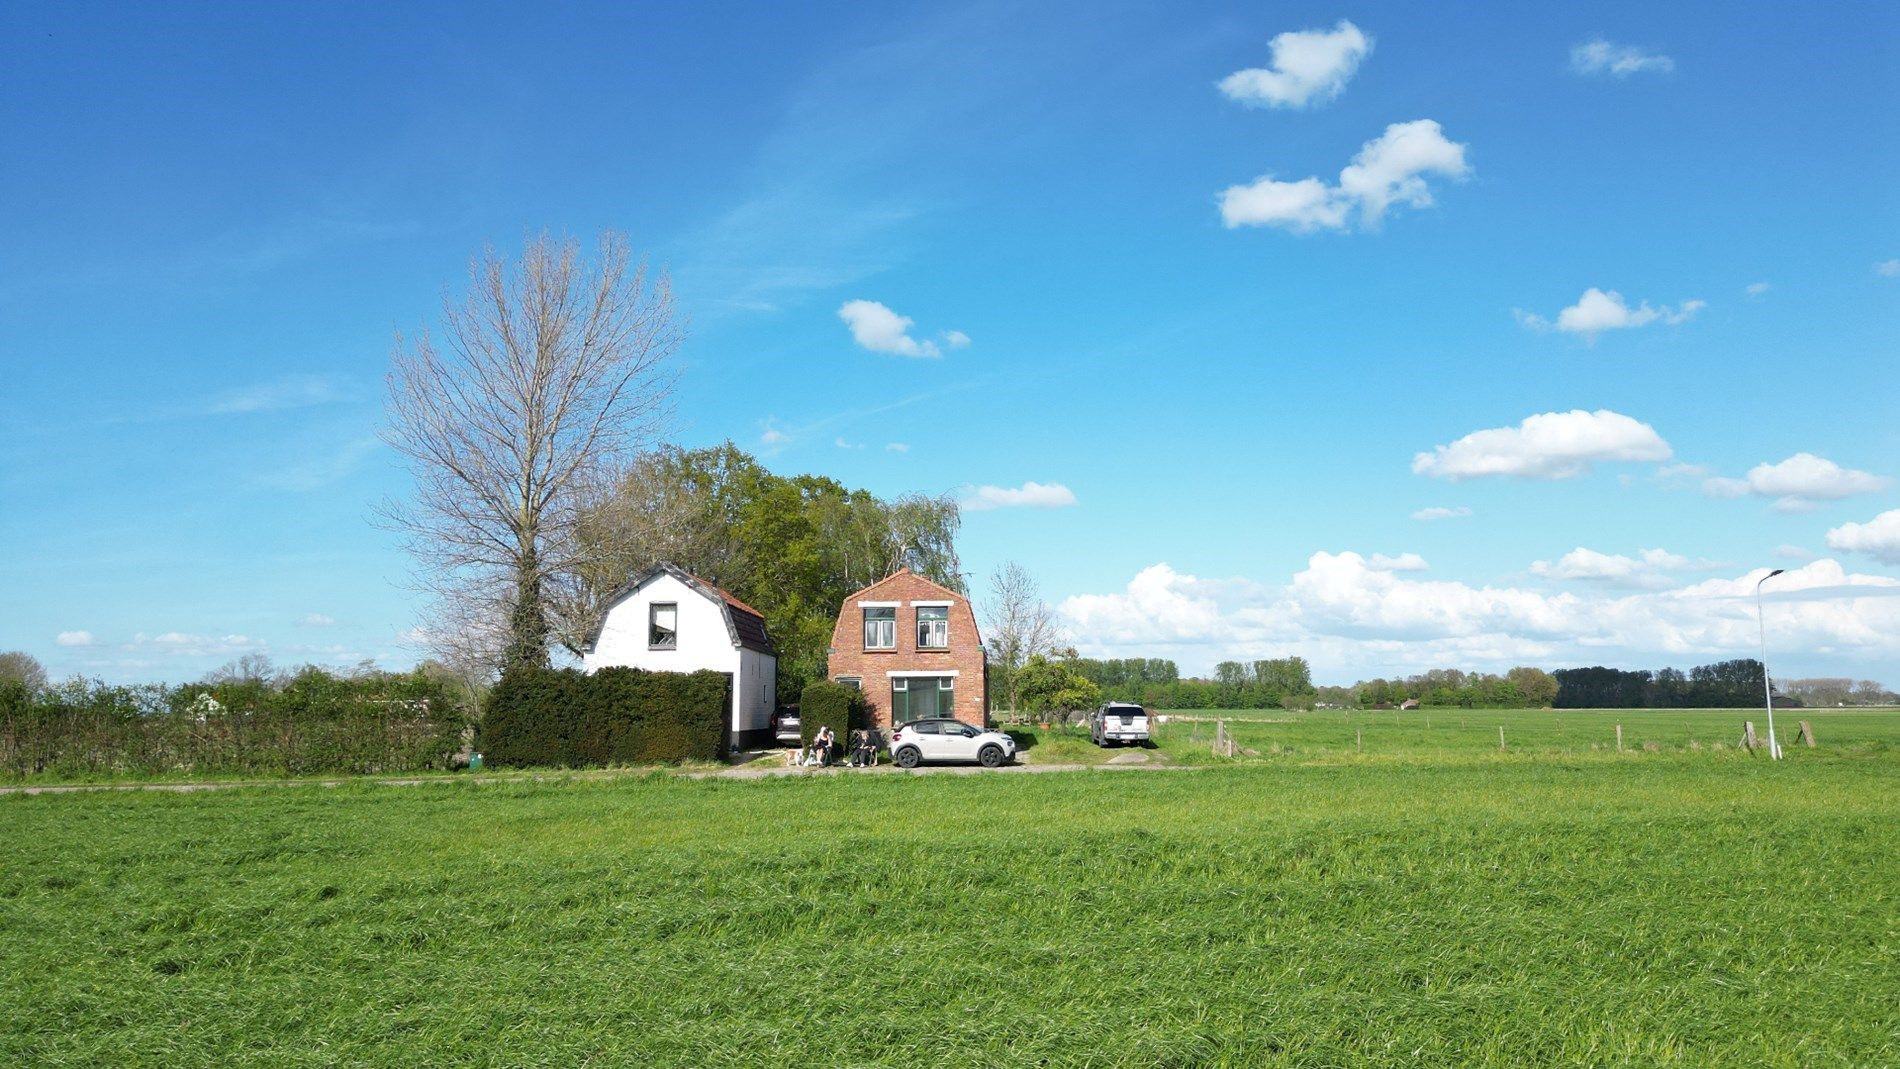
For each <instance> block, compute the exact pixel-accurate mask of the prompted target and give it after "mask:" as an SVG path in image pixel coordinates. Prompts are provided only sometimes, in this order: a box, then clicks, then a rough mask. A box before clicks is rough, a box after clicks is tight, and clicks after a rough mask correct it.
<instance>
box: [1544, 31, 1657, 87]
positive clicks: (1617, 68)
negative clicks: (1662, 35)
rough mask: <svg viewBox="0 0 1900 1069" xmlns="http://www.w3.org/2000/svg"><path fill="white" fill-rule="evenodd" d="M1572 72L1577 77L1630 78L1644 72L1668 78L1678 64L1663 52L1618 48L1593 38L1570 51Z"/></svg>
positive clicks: (1637, 48)
mask: <svg viewBox="0 0 1900 1069" xmlns="http://www.w3.org/2000/svg"><path fill="white" fill-rule="evenodd" d="M1570 69H1571V71H1573V72H1574V73H1577V74H1607V75H1609V76H1611V77H1612V78H1627V77H1629V76H1630V75H1632V74H1637V73H1640V72H1642V71H1655V72H1656V73H1658V74H1668V73H1669V72H1670V71H1673V70H1675V69H1676V61H1675V60H1673V59H1670V58H1669V57H1668V56H1665V55H1663V54H1662V53H1660V52H1651V51H1649V50H1648V49H1645V48H1639V47H1637V46H1635V45H1619V44H1613V43H1612V42H1610V41H1606V40H1604V39H1603V38H1601V37H1595V38H1591V39H1590V40H1588V41H1585V42H1584V43H1582V44H1580V45H1577V46H1576V47H1575V48H1572V49H1571V50H1570Z"/></svg>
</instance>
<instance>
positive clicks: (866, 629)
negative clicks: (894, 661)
mask: <svg viewBox="0 0 1900 1069" xmlns="http://www.w3.org/2000/svg"><path fill="white" fill-rule="evenodd" d="M858 611H859V612H860V613H862V614H863V615H862V616H861V617H860V620H861V621H862V624H861V628H860V630H861V631H862V634H863V639H864V649H865V651H866V652H876V653H894V652H896V650H897V606H896V605H895V604H889V605H881V604H876V603H863V604H860V605H859V606H858ZM874 612H879V613H884V612H888V613H890V614H891V615H890V617H889V621H890V625H891V632H890V634H891V641H890V645H888V646H885V645H877V646H874V645H872V644H871V622H872V621H871V614H872V613H874ZM877 622H878V623H880V624H882V623H884V622H885V620H884V619H883V618H881V617H880V618H879V619H878V621H877Z"/></svg>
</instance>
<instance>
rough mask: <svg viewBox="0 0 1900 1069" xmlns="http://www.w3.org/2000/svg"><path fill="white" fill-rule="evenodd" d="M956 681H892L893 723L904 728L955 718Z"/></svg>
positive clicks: (921, 678)
mask: <svg viewBox="0 0 1900 1069" xmlns="http://www.w3.org/2000/svg"><path fill="white" fill-rule="evenodd" d="M956 710H957V677H955V676H893V677H891V723H893V724H902V723H905V722H907V721H911V720H922V719H923V718H925V717H927V716H955V715H956Z"/></svg>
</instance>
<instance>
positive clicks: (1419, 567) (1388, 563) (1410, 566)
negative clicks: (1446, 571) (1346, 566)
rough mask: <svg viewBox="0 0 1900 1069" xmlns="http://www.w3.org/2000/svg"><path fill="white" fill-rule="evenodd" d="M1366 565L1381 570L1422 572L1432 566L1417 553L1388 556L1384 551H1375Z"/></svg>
mask: <svg viewBox="0 0 1900 1069" xmlns="http://www.w3.org/2000/svg"><path fill="white" fill-rule="evenodd" d="M1366 567H1368V568H1371V569H1373V570H1375V571H1381V572H1422V571H1424V570H1426V569H1427V568H1429V567H1430V565H1428V564H1426V563H1425V558H1424V557H1421V556H1419V555H1418V554H1416V553H1401V554H1399V555H1398V556H1396V557H1388V556H1386V555H1385V554H1383V553H1374V554H1373V555H1372V556H1371V557H1369V558H1367V560H1366Z"/></svg>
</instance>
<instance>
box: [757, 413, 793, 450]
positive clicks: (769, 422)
mask: <svg viewBox="0 0 1900 1069" xmlns="http://www.w3.org/2000/svg"><path fill="white" fill-rule="evenodd" d="M791 440H792V436H791V435H789V434H787V433H785V432H784V431H783V430H780V429H779V426H778V417H777V416H767V417H766V418H765V429H764V430H763V431H760V432H759V442H760V443H761V444H764V445H784V444H785V443H786V442H789V441H791Z"/></svg>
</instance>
